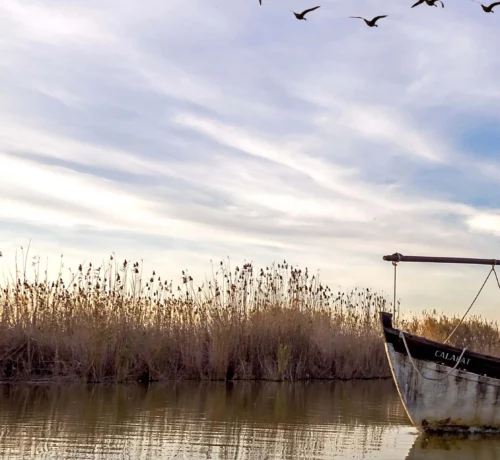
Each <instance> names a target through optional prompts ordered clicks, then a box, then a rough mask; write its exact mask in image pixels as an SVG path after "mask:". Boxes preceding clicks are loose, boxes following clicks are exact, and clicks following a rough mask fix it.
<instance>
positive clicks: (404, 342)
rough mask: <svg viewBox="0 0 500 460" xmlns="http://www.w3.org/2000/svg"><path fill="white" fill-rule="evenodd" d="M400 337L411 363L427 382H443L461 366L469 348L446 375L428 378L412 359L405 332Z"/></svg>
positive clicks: (463, 351) (400, 332) (400, 333)
mask: <svg viewBox="0 0 500 460" xmlns="http://www.w3.org/2000/svg"><path fill="white" fill-rule="evenodd" d="M399 337H400V338H401V339H403V344H404V346H405V348H406V353H408V358H410V363H411V365H412V366H413V369H415V371H416V372H417V374H418V375H420V377H422V378H423V379H426V380H433V381H439V380H443V379H444V378H446V377H448V376H449V375H450V374H451V373H452V372H453V371H454V370H455V369H456V368H457V367H458V365H459V364H460V361H462V358H463V357H464V354H465V350H467V347H465V348H464V349H463V350H462V353H461V354H460V356H459V358H458V360H457V363H456V364H455V366H453V368H452V369H450V370H449V371H448V372H447V373H446V374H444V375H442V376H441V377H438V378H432V377H426V376H425V375H423V374H422V372H420V370H419V369H418V368H417V366H416V365H415V363H414V362H413V358H412V357H411V354H410V350H409V349H408V344H407V343H406V337H405V335H404V334H403V331H399Z"/></svg>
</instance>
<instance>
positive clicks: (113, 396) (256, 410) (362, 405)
mask: <svg viewBox="0 0 500 460" xmlns="http://www.w3.org/2000/svg"><path fill="white" fill-rule="evenodd" d="M494 452H497V454H499V455H500V440H498V439H475V440H470V439H465V440H463V439H454V438H433V437H425V436H422V435H418V433H417V431H416V430H415V429H414V428H413V427H412V426H411V425H410V423H409V420H408V418H407V417H406V414H405V413H404V410H403V408H402V406H401V403H400V401H399V399H398V395H397V392H396V390H395V388H394V385H393V382H392V381H391V380H386V381H368V382H359V381H358V382H307V383H273V382H234V383H229V384H226V383H206V382H205V383H198V382H181V383H168V384H153V385H150V386H149V387H145V386H139V385H95V386H87V385H59V386H54V385H22V386H0V458H8V459H12V460H15V459H49V458H50V459H56V458H57V459H91V460H95V459H104V458H105V459H170V458H176V459H313V458H314V459H388V460H389V459H406V458H407V459H411V460H417V459H431V458H433V459H434V458H435V459H438V460H448V459H449V460H451V459H453V460H459V459H462V458H464V459H465V458H467V459H476V458H477V459H483V458H484V459H486V458H498V457H497V455H496V454H495V453H494Z"/></svg>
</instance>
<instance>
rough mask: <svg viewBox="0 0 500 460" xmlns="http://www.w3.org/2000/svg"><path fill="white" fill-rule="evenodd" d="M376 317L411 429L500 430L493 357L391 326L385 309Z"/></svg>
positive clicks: (499, 390)
mask: <svg viewBox="0 0 500 460" xmlns="http://www.w3.org/2000/svg"><path fill="white" fill-rule="evenodd" d="M384 260H387V261H392V262H394V263H396V264H397V262H406V261H408V262H437V263H440V262H441V263H472V264H482V265H491V266H492V267H493V268H492V271H493V270H494V266H495V265H500V261H497V260H494V259H462V258H450V257H446V258H445V257H420V256H418V257H416V256H402V255H401V254H393V255H391V256H384ZM490 273H491V272H490ZM488 276H489V275H488ZM483 286H484V284H483ZM476 298H477V297H476ZM380 320H381V323H382V329H383V333H384V338H385V350H386V354H387V358H388V361H389V365H390V369H391V372H392V376H393V379H394V382H395V384H396V387H397V390H398V392H399V396H400V398H401V401H402V403H403V406H404V408H405V410H406V413H407V414H408V417H409V418H410V420H411V422H412V423H413V425H414V426H415V427H416V428H417V429H419V430H420V431H426V432H433V431H469V432H470V431H480V432H481V431H482V432H485V431H500V359H499V358H496V357H494V356H489V355H485V354H481V353H475V352H473V351H469V350H467V349H461V348H457V347H453V346H450V345H447V344H445V343H441V342H436V341H432V340H428V339H425V338H424V337H419V336H415V335H412V334H409V333H407V332H404V331H402V330H400V329H397V328H395V327H394V325H393V315H392V314H391V313H388V312H381V313H380Z"/></svg>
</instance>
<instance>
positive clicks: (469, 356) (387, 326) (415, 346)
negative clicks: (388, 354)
mask: <svg viewBox="0 0 500 460" xmlns="http://www.w3.org/2000/svg"><path fill="white" fill-rule="evenodd" d="M392 316H393V315H392V313H388V312H384V311H382V312H380V319H381V323H382V328H383V332H384V337H385V342H386V343H390V344H392V345H393V347H394V351H395V352H397V353H402V354H403V355H405V356H408V353H407V352H406V348H405V347H404V344H403V340H402V339H401V337H400V335H399V334H400V332H402V333H403V334H404V337H405V339H406V341H407V344H408V348H409V350H410V353H411V355H412V357H413V358H414V359H417V360H423V361H429V362H434V363H438V364H441V365H444V366H446V367H450V368H452V367H455V365H456V361H454V360H449V361H446V360H443V359H440V358H439V357H436V356H435V355H432V354H431V355H430V356H427V354H428V353H427V352H428V349H429V348H434V349H437V350H439V351H442V352H444V353H448V354H449V353H451V354H453V355H460V354H461V353H462V350H463V348H459V347H455V346H453V345H448V344H444V343H442V342H438V341H435V340H430V339H427V338H425V337H422V336H418V335H414V334H410V333H409V332H405V331H403V330H401V329H398V328H395V327H394V326H393V324H392ZM412 350H413V351H412ZM414 352H415V356H414ZM422 355H424V356H422ZM462 360H467V361H466V362H467V363H470V361H471V360H474V362H475V364H476V365H475V366H473V367H477V366H478V365H479V366H480V365H481V364H483V366H480V367H485V369H484V372H482V371H481V372H479V371H476V370H471V369H470V366H469V365H467V364H463V363H462V362H461V363H460V364H459V365H458V366H457V369H460V370H463V371H467V372H470V373H472V374H475V375H478V376H481V377H482V376H487V377H488V378H494V379H499V380H500V358H498V357H496V356H492V355H488V354H483V353H478V352H475V351H472V350H468V349H467V350H466V351H465V353H464V356H463V358H462ZM492 370H494V371H495V372H493V374H494V375H491V373H492V372H491V371H492ZM488 371H490V372H488Z"/></svg>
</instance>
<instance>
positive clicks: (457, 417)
mask: <svg viewBox="0 0 500 460" xmlns="http://www.w3.org/2000/svg"><path fill="white" fill-rule="evenodd" d="M385 348H386V353H387V357H388V360H389V364H390V367H391V371H392V374H393V377H394V381H395V383H396V386H397V389H398V392H399V395H400V397H401V401H402V403H403V405H404V408H405V410H406V413H407V414H408V417H409V418H410V420H411V422H412V423H413V425H414V426H415V427H416V428H418V429H419V430H422V431H456V430H467V431H491V430H495V431H497V430H500V380H499V379H496V378H492V377H487V376H481V375H478V374H475V373H471V372H467V371H465V370H460V369H455V370H451V369H452V368H453V364H450V366H445V365H442V364H439V363H436V362H432V361H428V360H421V359H415V358H414V359H413V363H414V365H415V366H414V365H413V364H412V362H411V361H410V359H409V357H408V355H406V354H404V353H400V352H397V351H395V349H394V346H393V344H391V343H387V342H386V343H385ZM417 369H418V371H417ZM450 370H451V373H450V374H449V375H448V376H447V377H444V378H443V379H441V380H439V381H434V380H429V378H430V379H436V378H440V377H442V376H444V375H445V374H447V373H449V372H450ZM419 372H420V373H419ZM420 374H422V375H423V377H422V376H421V375H420ZM424 377H426V378H424Z"/></svg>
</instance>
